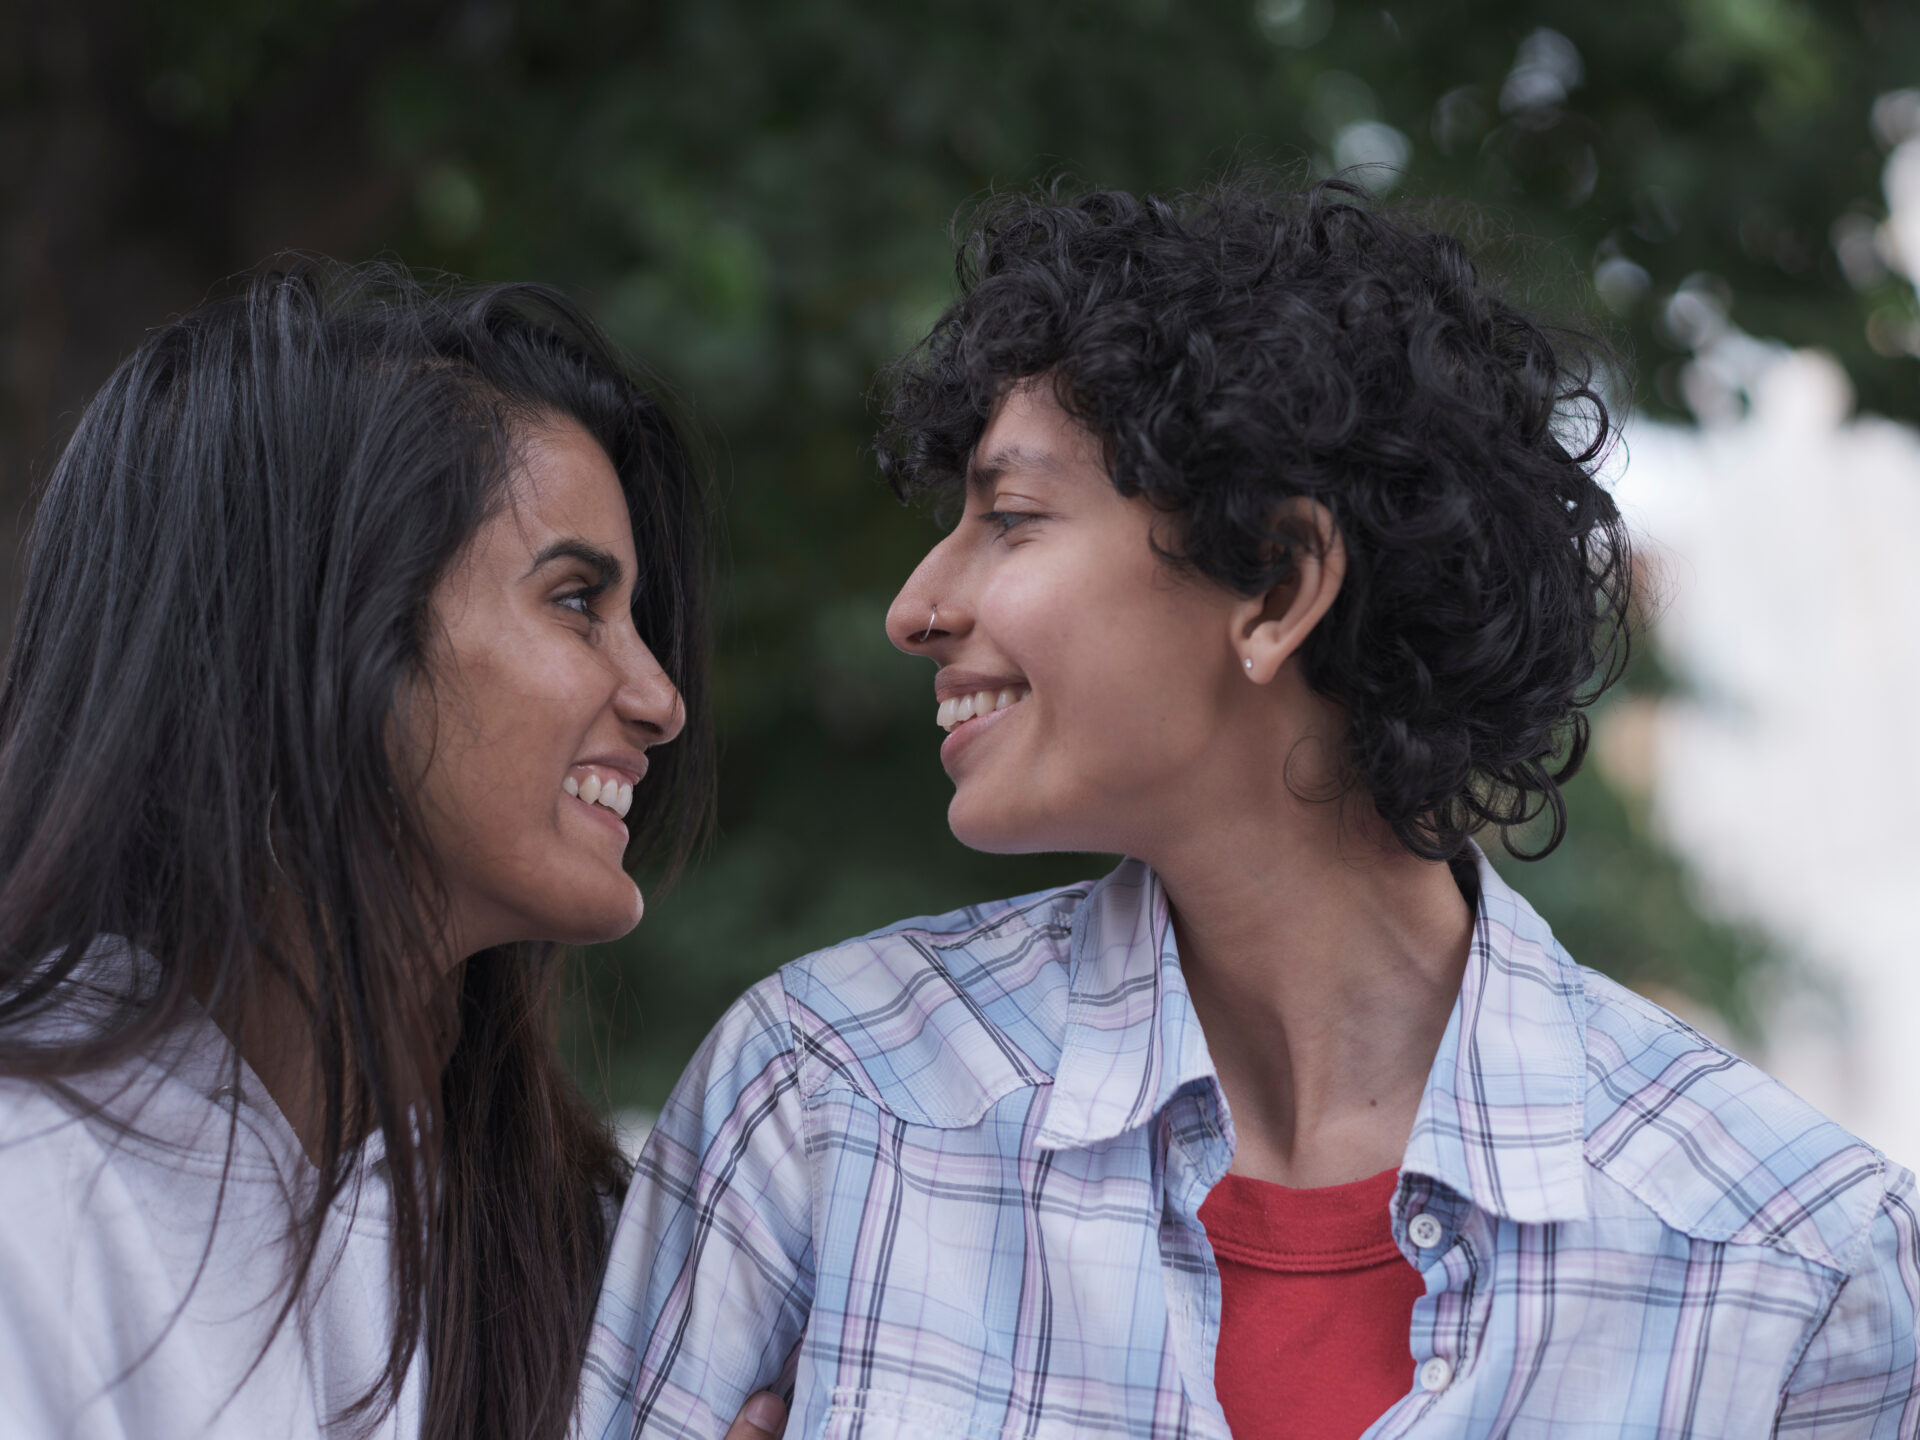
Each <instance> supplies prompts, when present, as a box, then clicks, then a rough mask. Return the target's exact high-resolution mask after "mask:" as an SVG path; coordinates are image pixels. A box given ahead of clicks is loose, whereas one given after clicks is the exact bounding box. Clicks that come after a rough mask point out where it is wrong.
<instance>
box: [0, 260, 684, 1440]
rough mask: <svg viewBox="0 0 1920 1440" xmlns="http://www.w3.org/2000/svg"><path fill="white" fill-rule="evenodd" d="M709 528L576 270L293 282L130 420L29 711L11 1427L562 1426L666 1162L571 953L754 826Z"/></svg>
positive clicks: (74, 501)
mask: <svg viewBox="0 0 1920 1440" xmlns="http://www.w3.org/2000/svg"><path fill="white" fill-rule="evenodd" d="M705 515H706V511H705V502H704V500H703V498H702V493H701V488H700V486H699V485H698V484H697V482H696V475H695V472H694V470H693V468H692V466H691V465H690V464H689V461H688V457H687V453H686V451H685V449H684V447H683V445H682V443H681V441H680V439H679V438H678V435H677V433H676V430H675V427H674V426H673V424H672V423H670V422H669V420H668V418H667V417H666V416H665V415H664V414H663V412H662V410H661V408H660V406H659V405H658V404H657V403H656V402H655V401H654V400H653V399H652V398H651V397H650V396H649V395H648V393H647V392H646V391H644V390H643V389H642V388H641V387H640V386H639V385H638V384H637V383H636V381H635V379H634V377H633V375H632V373H631V371H630V369H629V367H628V366H627V364H626V363H625V362H623V361H622V360H621V359H620V357H619V356H618V355H616V353H615V352H614V351H613V349H612V348H611V347H610V346H609V345H608V343H607V342H606V341H605V340H604V339H603V338H602V337H601V336H600V335H599V333H598V332H597V331H596V330H595V328H594V327H593V325H592V324H591V323H590V322H589V321H588V320H587V319H586V318H585V317H584V316H583V315H582V314H581V313H580V312H579V311H578V310H577V309H576V308H574V307H573V306H572V305H571V304H569V303H568V302H567V301H566V300H564V299H563V298H561V297H560V296H559V295H557V294H556V293H554V292H552V291H550V290H547V289H544V288H540V287H533V286H499V287H492V288H486V289H473V290H464V291H461V290H449V291H442V292H437V293H428V292H427V291H425V290H423V289H422V288H420V287H419V286H417V285H416V284H415V283H414V282H412V281H411V280H410V279H409V278H408V277H407V276H406V275H405V274H404V273H403V272H400V271H399V270H397V269H395V268H392V267H382V268H376V269H369V270H358V271H350V270H343V269H339V268H334V267H326V266H300V267H295V268H293V269H291V270H289V271H284V272H273V273H264V274H262V275H260V276H258V277H257V278H255V279H254V280H252V281H251V282H249V283H248V284H246V286H245V287H244V289H243V290H242V291H241V293H238V294H236V295H235V296H233V297H232V298H230V299H226V300H222V301H218V302H215V303H212V304H209V305H207V306H204V307H202V308H201V309H198V310H196V311H194V312H192V313H190V314H188V315H186V316H184V317H183V318H181V319H179V320H176V321H175V322H173V323H171V324H168V325H166V326H164V327H162V328H160V329H158V330H156V331H154V332H153V333H152V334H151V335H150V336H149V337H148V339H147V340H146V342H145V343H144V344H142V345H141V346H140V348H139V350H138V351H137V352H136V353H135V354H134V355H133V356H132V357H131V358H130V359H128V360H127V361H126V362H125V363H124V364H123V365H121V366H120V368H119V369H118V370H117V371H116V372H115V374H114V376H113V377H112V379H111V380H110V381H109V382H108V383H107V385H106V386H105V387H104V388H103V389H102V390H101V392H100V393H99V395H98V396H97V397H96V398H95V399H94V400H93V402H92V403H91V404H90V405H89V406H88V407H87V409H86V411H85V413H84V414H83V416H82V417H81V419H80V421H79V424H78V427H77V430H76V432H75V434H74V436H73V439H72V440H71V442H70V443H69V444H68V445H67V447H66V449H65V452H64V453H63V454H62V455H61V457H60V459H59V461H58V463H57V464H56V466H55V467H54V469H53V471H52V473H51V476H50V477H49V479H48V481H47V484H46V487H45V492H44V495H43V497H42V499H41V500H40V503H39V508H38V512H37V514H36V516H35V519H34V523H33V528H32V534H31V539H30V541H29V544H28V547H27V561H26V583H25V591H24V595H23V597H22V600H21V604H20V609H19V614H18V619H17V622H16V625H15V630H14V639H13V646H12V650H11V652H10V655H9V657H8V661H7V668H6V675H5V682H4V689H3V690H0V1214H4V1216H5V1223H4V1225H0V1430H5V1431H6V1433H7V1434H9V1435H22V1434H24V1435H35V1436H37V1435H43V1434H45V1435H62V1436H67V1435H80V1436H118V1435H140V1436H176V1435H178V1436H186V1435H199V1434H206V1433H221V1434H232V1435H236V1436H241V1435H244V1436H263V1435H274V1436H286V1435H309V1434H319V1433H355V1432H358V1431H361V1430H369V1431H378V1432H380V1433H388V1434H394V1435H402V1436H411V1435H416V1434H424V1435H428V1436H434V1437H448V1440H451V1437H463V1440H466V1437H475V1436H500V1437H512V1440H528V1437H540V1436H555V1435H558V1434H560V1433H562V1432H563V1430H564V1428H565V1425H566V1421H567V1417H568V1414H569V1412H570V1408H571V1404H572V1397H573V1394H574V1390H575V1387H576V1385H577V1377H578V1373H579V1367H580V1362H581V1356H582V1353H583V1351H584V1347H585V1342H586V1336H587V1328H588V1324H589V1319H590V1315H591V1310H592V1303H593V1297H594V1293H595V1288H596V1285H597V1283H598V1280H599V1276H600V1270H601V1265H602V1262H603V1258H604V1255H605V1251H606V1245H607V1240H608V1233H609V1215H610V1207H611V1206H613V1205H615V1204H617V1203H618V1199H619V1196H620V1195H621V1194H622V1193H623V1191H624V1189H625V1183H626V1175H627V1169H626V1165H625V1162H624V1161H623V1160H622V1158H621V1155H620V1153H619V1151H618V1149H617V1148H616V1146H615V1144H614V1142H613V1140H612V1138H611V1136H610V1133H609V1130H608V1127H607V1126H606V1125H605V1124H604V1123H603V1122H602V1121H601V1120H599V1119H598V1118H597V1117H596V1116H595V1115H594V1113H593V1112H592V1110H591V1109H590V1108H589V1106H588V1105H587V1104H586V1102H585V1100H584V1098H583V1097H582V1095H581V1094H580V1093H579V1092H578V1090H577V1089H576V1087H575V1086H574V1085H573V1083H572V1082H571V1081H570V1080H569V1079H568V1077H567V1075H566V1073H565V1071H564V1070H563V1068H562V1065H561V1063H560V1060H559V1058H558V1055H557V1052H556V1050H555V1047H554V1044H553V1040H552V1035H551V1029H552V1009H551V995H552V991H553V982H554V979H555V975H556V968H557V966H558V964H559V956H560V945H561V944H563V943H578V942H587V941H596V940H603V939H607V938H610V937H613V936H617V935H620V934H623V933H625V932H626V931H627V930H628V929H630V928H631V927H632V925H633V924H634V922H635V921H636V920H637V919H638V918H639V916H640V911H641V901H640V895H639V892H638V890H637V889H636V888H635V886H634V883H633V881H632V880H631V879H630V878H629V877H628V875H627V873H626V866H627V864H629V863H632V862H633V861H635V860H637V859H641V858H647V857H651V858H653V859H655V860H657V861H659V862H661V863H662V864H663V865H664V866H665V867H666V868H668V869H671V868H672V867H673V866H675V865H676V864H677V863H678V862H679V861H681V860H682V859H683V858H684V857H685V856H686V854H687V853H688V850H689V848H690V847H691V846H692V845H693V843H694V842H695V839H696V837H697V835H698V834H699V832H700V830H701V827H702V825H703V823H704V819H705V816H706V814H707V812H708V809H709V807H710V803H711V798H710V797H711V763H712V752H711V747H710V743H709V738H708V732H707V726H706V722H705V713H706V712H705V694H706V688H705V678H704V677H705V669H704V653H705V636H706V631H705V615H704V609H703V605H704V601H703V596H704V593H705V583H706V565H707V550H706V541H705V524H704V522H705ZM668 741H671V742H672V743H671V744H667V743H666V742H668ZM654 747H664V748H659V749H656V748H654ZM629 831H631V833H632V835H633V837H634V838H633V843H632V844H631V845H629V843H628V836H629Z"/></svg>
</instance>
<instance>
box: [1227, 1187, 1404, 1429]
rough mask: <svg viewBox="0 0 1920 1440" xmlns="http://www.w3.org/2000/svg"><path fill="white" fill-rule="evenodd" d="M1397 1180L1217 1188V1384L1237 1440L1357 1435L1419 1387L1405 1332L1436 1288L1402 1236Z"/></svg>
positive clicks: (1230, 1426) (1228, 1423) (1228, 1422)
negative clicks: (1400, 1243)
mask: <svg viewBox="0 0 1920 1440" xmlns="http://www.w3.org/2000/svg"><path fill="white" fill-rule="evenodd" d="M1397 1180H1398V1176H1397V1175H1396V1173H1395V1172H1394V1171H1392V1170H1384V1171H1382V1172H1381V1173H1380V1174H1378V1175H1375V1176H1374V1177H1373V1178H1371V1179H1369V1180H1355V1181H1353V1182H1352V1183H1351V1184H1348V1185H1330V1186H1327V1187H1326V1188H1325V1189H1318V1190H1289V1189H1288V1188H1286V1187H1285V1186H1283V1185H1273V1184H1270V1183H1268V1182H1267V1181H1265V1180H1249V1179H1247V1178H1246V1177H1244V1176H1240V1175H1228V1176H1227V1177H1225V1178H1224V1179H1223V1180H1221V1182H1220V1183H1219V1184H1218V1185H1216V1186H1214V1187H1213V1190H1212V1192H1211V1193H1209V1194H1208V1196H1207V1199H1206V1203H1205V1204H1204V1205H1202V1206H1201V1207H1200V1220H1201V1223H1202V1224H1204V1225H1205V1226H1206V1227H1207V1239H1208V1240H1209V1241H1210V1242H1212V1245H1213V1254H1214V1259H1215V1260H1217V1261H1218V1262H1219V1265H1220V1347H1219V1350H1218V1352H1217V1355H1216V1358H1215V1360H1214V1366H1213V1388H1214V1391H1215V1393H1216V1394H1217V1395H1218V1396H1219V1397H1220V1406H1221V1408H1222V1409H1223V1410H1225V1411H1226V1412H1227V1425H1228V1427H1229V1428H1230V1429H1231V1430H1232V1431H1233V1435H1234V1440H1266V1437H1273V1440H1281V1437H1285V1440H1356V1437H1358V1436H1359V1435H1360V1433H1361V1432H1362V1431H1364V1430H1365V1429H1366V1428H1367V1427H1368V1426H1369V1425H1371V1424H1372V1423H1373V1422H1374V1421H1375V1420H1378V1419H1379V1418H1380V1417H1381V1416H1382V1415H1383V1414H1385V1413H1386V1410H1387V1407H1388V1406H1390V1405H1392V1404H1393V1403H1394V1401H1396V1400H1398V1399H1400V1398H1401V1397H1402V1396H1403V1395H1405V1394H1406V1393H1407V1392H1408V1391H1409V1390H1411V1389H1412V1388H1413V1355H1412V1352H1411V1351H1410V1350H1409V1348H1408V1334H1409V1327H1410V1326H1411V1324H1412V1320H1413V1302H1414V1301H1415V1300H1417V1299H1419V1298H1420V1296H1422V1295H1424V1294H1425V1293H1426V1285H1425V1284H1424V1283H1423V1282H1422V1280H1421V1279H1420V1273H1419V1272H1418V1271H1417V1270H1415V1269H1414V1268H1413V1267H1412V1266H1411V1265H1409V1264H1408V1263H1407V1262H1406V1260H1405V1258H1404V1257H1402V1255H1401V1254H1400V1250H1399V1248H1398V1247H1397V1246H1396V1245H1395V1244H1394V1243H1393V1221H1392V1218H1391V1216H1390V1214H1389V1212H1388V1207H1389V1206H1390V1205H1391V1204H1392V1201H1393V1190H1394V1185H1395V1183H1396V1181H1397Z"/></svg>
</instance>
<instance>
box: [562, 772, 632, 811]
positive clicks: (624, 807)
mask: <svg viewBox="0 0 1920 1440" xmlns="http://www.w3.org/2000/svg"><path fill="white" fill-rule="evenodd" d="M560 788H561V789H562V790H564V791H566V792H567V794H569V795H572V796H574V797H575V798H577V799H580V800H584V801H586V802H587V803H588V804H589V805H603V806H605V807H606V808H607V809H609V810H611V811H612V812H613V813H614V814H616V815H618V816H620V817H621V819H623V820H624V819H625V818H626V814H627V811H629V810H631V809H632V808H633V786H632V785H631V784H630V783H628V782H627V781H625V780H622V779H620V778H619V777H618V776H613V775H609V776H608V777H607V778H606V779H604V780H603V779H601V778H600V777H599V776H598V775H592V774H590V775H588V776H587V777H586V778H585V779H584V780H576V779H574V777H573V776H571V775H569V776H567V777H566V779H564V780H562V781H561V782H560Z"/></svg>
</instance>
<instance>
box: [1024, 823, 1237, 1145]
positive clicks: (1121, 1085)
mask: <svg viewBox="0 0 1920 1440" xmlns="http://www.w3.org/2000/svg"><path fill="white" fill-rule="evenodd" d="M1171 921H1172V916H1171V913H1170V912H1169V911H1168V909H1167V897H1166V894H1165V892H1164V891H1162V890H1161V888H1160V878H1159V877H1158V876H1157V875H1155V874H1154V873H1153V871H1152V870H1150V869H1149V868H1148V867H1147V866H1146V865H1145V864H1143V863H1142V862H1140V861H1138V860H1125V861H1122V862H1121V864H1120V867H1119V868H1118V869H1116V870H1115V871H1113V873H1112V874H1110V875H1108V876H1107V877H1106V878H1105V879H1104V880H1102V881H1100V883H1099V884H1097V885H1095V886H1094V887H1093V889H1092V890H1091V891H1089V892H1088V894H1087V898H1086V899H1085V900H1083V901H1082V902H1081V903H1080V908H1079V910H1078V912H1077V913H1076V914H1075V916H1074V921H1073V948H1072V952H1071V964H1072V970H1071V974H1072V980H1071V982H1070V989H1069V993H1068V997H1067V1030H1066V1038H1065V1040H1064V1041H1063V1042H1062V1044H1061V1047H1060V1064H1059V1067H1058V1068H1057V1069H1056V1071H1055V1072H1054V1078H1053V1086H1052V1094H1051V1095H1050V1096H1049V1097H1048V1100H1047V1113H1046V1117H1045V1120H1044V1121H1043V1123H1042V1124H1041V1127H1040V1130H1039V1133H1038V1135H1037V1136H1036V1140H1037V1142H1038V1145H1039V1147H1040V1148H1041V1149H1042V1150H1063V1149H1077V1148H1080V1147H1084V1146H1088V1145H1097V1144H1099V1143H1100V1142H1101V1141H1103V1140H1111V1139H1113V1138H1114V1137H1115V1136H1116V1135H1121V1134H1124V1133H1125V1132H1127V1131H1128V1130H1131V1129H1134V1128H1135V1127H1136V1126H1139V1125H1144V1124H1146V1123H1147V1122H1148V1121H1149V1120H1151V1119H1152V1118H1153V1117H1154V1116H1155V1115H1157V1114H1159V1113H1160V1111H1161V1110H1162V1109H1163V1108H1164V1107H1165V1106H1166V1104H1167V1102H1168V1101H1169V1100H1171V1099H1172V1098H1173V1097H1174V1094H1175V1092H1177V1091H1178V1090H1179V1089H1180V1088H1181V1086H1183V1085H1187V1084H1189V1083H1191V1082H1193V1081H1196V1080H1199V1081H1212V1080H1213V1078H1214V1071H1213V1058H1212V1057H1211V1056H1210V1055H1209V1054H1208V1053H1207V1042H1206V1038H1205V1037H1204V1036H1203V1035H1202V1034H1201V1033H1200V1022H1199V1020H1198V1019H1197V1018H1196V1017H1195V1015H1194V1013H1193V1002H1192V1000H1191V999H1190V998H1189V997H1188V995H1187V982H1186V978H1185V977H1184V976H1183V975H1182V974H1181V973H1180V953H1179V950H1178V948H1177V947H1176V946H1175V944H1174V937H1173V925H1172V923H1171Z"/></svg>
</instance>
